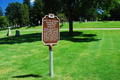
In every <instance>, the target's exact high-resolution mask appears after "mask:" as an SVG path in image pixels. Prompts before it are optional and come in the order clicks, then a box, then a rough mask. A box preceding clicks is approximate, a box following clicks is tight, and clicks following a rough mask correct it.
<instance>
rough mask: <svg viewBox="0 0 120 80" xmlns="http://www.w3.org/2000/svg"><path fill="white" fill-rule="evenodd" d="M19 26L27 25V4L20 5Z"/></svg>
mask: <svg viewBox="0 0 120 80" xmlns="http://www.w3.org/2000/svg"><path fill="white" fill-rule="evenodd" d="M19 13H20V25H21V26H23V25H27V24H28V23H29V11H28V6H27V4H21V5H20V10H19Z"/></svg>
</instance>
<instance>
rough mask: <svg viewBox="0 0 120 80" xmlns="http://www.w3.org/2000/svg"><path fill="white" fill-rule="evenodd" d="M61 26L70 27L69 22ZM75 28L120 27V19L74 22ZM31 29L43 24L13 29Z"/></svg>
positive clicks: (40, 27)
mask: <svg viewBox="0 0 120 80" xmlns="http://www.w3.org/2000/svg"><path fill="white" fill-rule="evenodd" d="M60 26H61V27H60V28H61V29H64V28H69V23H67V22H65V24H64V25H63V26H62V24H61V23H60ZM73 28H120V21H97V22H82V23H78V22H74V23H73ZM7 29H8V28H3V29H0V31H3V30H7ZM31 29H42V25H40V26H31V27H17V28H14V27H12V28H11V30H31Z"/></svg>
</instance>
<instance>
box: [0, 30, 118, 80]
mask: <svg viewBox="0 0 120 80" xmlns="http://www.w3.org/2000/svg"><path fill="white" fill-rule="evenodd" d="M11 32H12V36H10V37H8V36H6V34H7V30H4V31H1V32H0V80H119V79H120V45H119V44H120V38H119V37H120V30H76V31H74V36H72V37H71V36H69V35H68V31H65V30H64V31H60V34H61V35H60V41H59V42H58V44H57V45H56V46H54V47H53V58H54V59H53V60H54V77H50V76H49V50H48V46H44V44H43V42H42V41H41V31H22V30H21V31H20V34H21V36H20V37H15V31H11ZM38 34H39V37H37V35H38Z"/></svg>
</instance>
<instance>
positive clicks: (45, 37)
mask: <svg viewBox="0 0 120 80" xmlns="http://www.w3.org/2000/svg"><path fill="white" fill-rule="evenodd" d="M59 22H60V20H59V19H58V17H57V16H54V14H49V15H46V16H45V17H44V18H43V19H42V42H43V43H44V44H45V45H47V46H49V59H50V60H49V74H50V76H51V77H53V45H56V44H57V43H58V42H59V37H60V33H59Z"/></svg>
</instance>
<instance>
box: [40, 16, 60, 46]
mask: <svg viewBox="0 0 120 80" xmlns="http://www.w3.org/2000/svg"><path fill="white" fill-rule="evenodd" d="M46 17H49V15H45V16H44V17H43V18H42V42H43V43H44V45H46V46H48V45H51V44H45V42H44V41H43V19H45V18H46ZM55 17H56V18H57V19H58V20H59V40H58V42H59V41H60V19H59V18H58V17H57V16H54V18H55ZM58 42H57V43H52V45H57V44H58Z"/></svg>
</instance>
